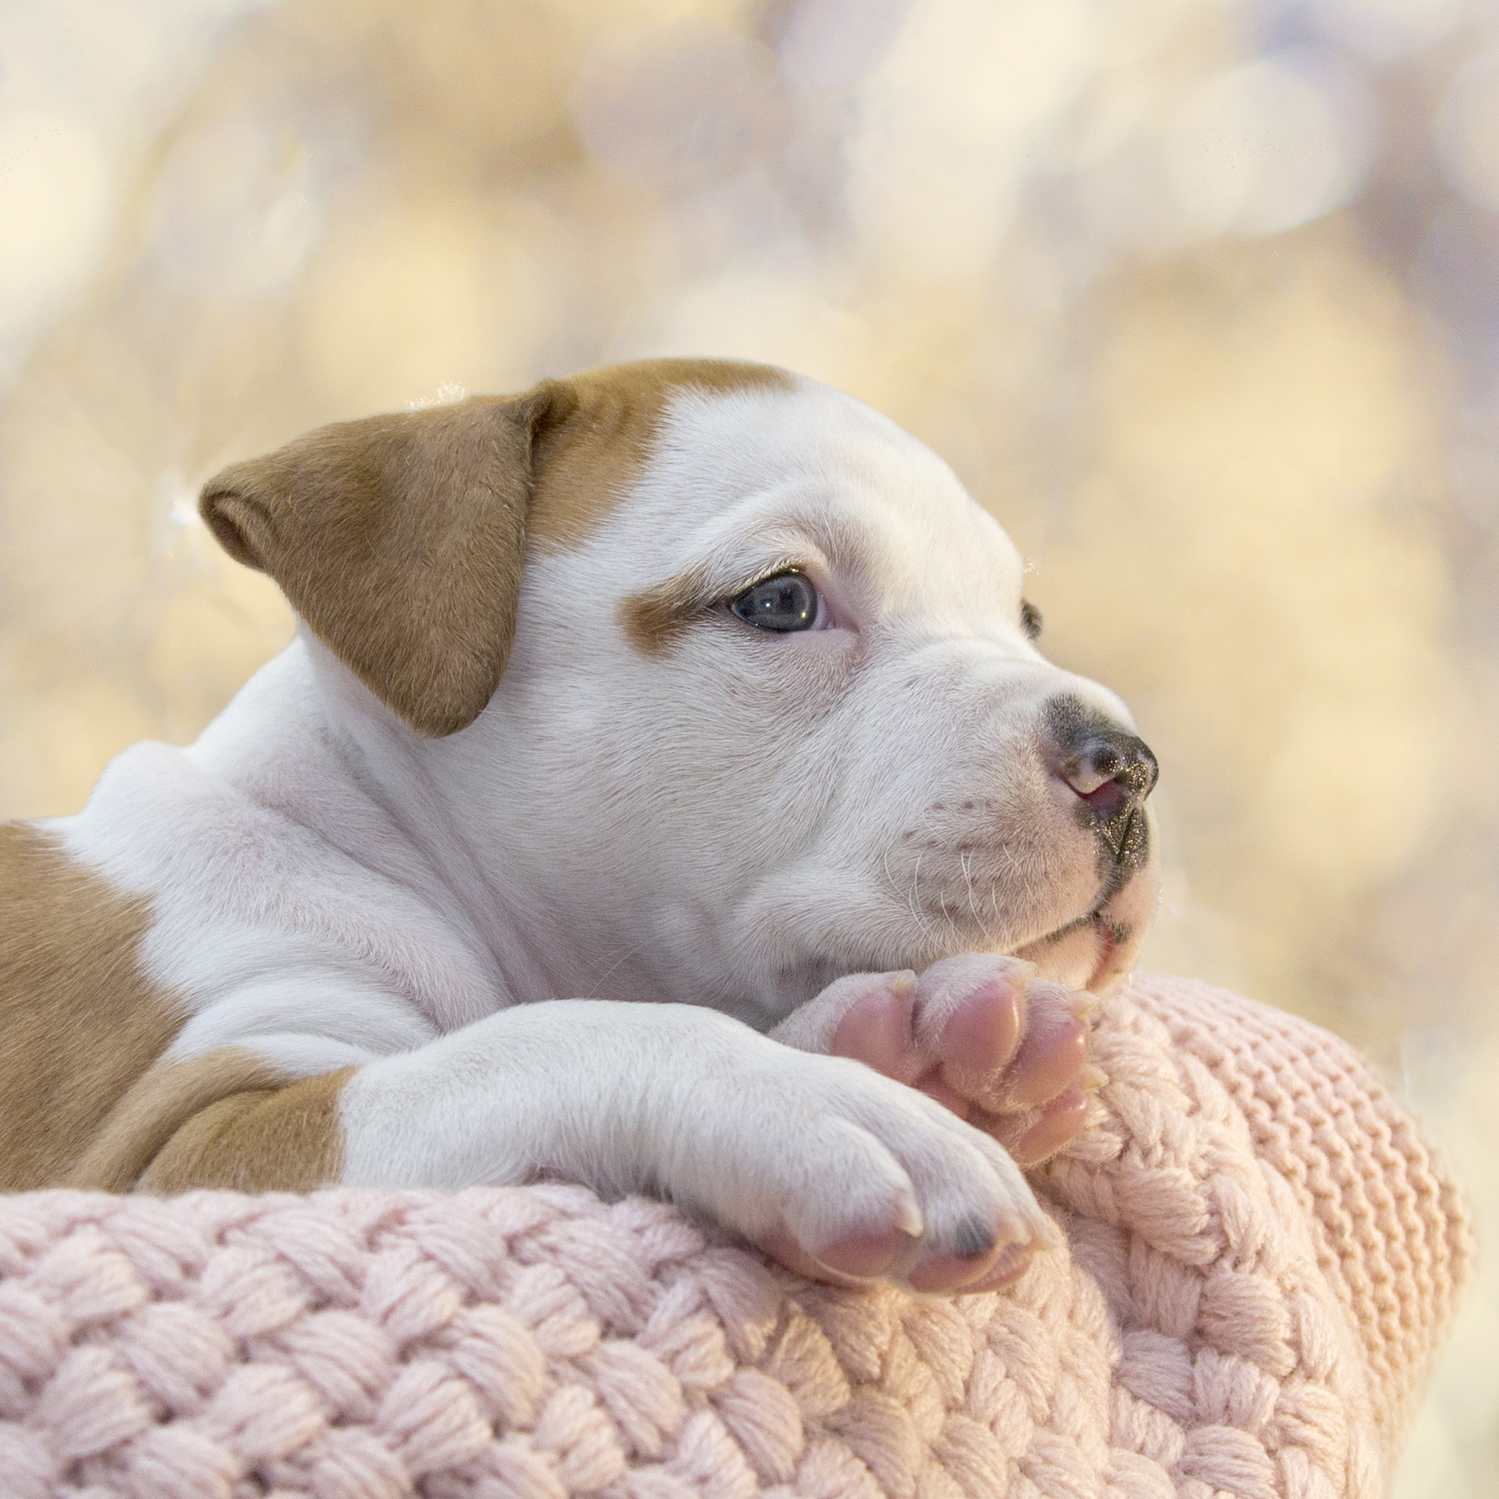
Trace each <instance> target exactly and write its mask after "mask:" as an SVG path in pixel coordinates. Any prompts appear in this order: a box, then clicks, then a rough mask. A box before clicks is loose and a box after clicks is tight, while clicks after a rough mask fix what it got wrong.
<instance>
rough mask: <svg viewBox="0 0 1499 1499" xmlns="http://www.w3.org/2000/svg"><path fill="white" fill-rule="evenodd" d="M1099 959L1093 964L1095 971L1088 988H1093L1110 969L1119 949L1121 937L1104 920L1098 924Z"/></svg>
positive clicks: (1089, 980) (1089, 979)
mask: <svg viewBox="0 0 1499 1499" xmlns="http://www.w3.org/2000/svg"><path fill="white" fill-rule="evenodd" d="M1097 930H1098V961H1097V963H1095V964H1094V966H1093V972H1092V974H1091V975H1090V976H1089V978H1088V988H1089V989H1092V988H1093V986H1094V985H1095V984H1096V983H1097V982H1098V980H1099V979H1100V978H1101V977H1102V976H1103V975H1104V973H1106V972H1107V971H1108V966H1109V964H1110V962H1112V960H1113V957H1114V954H1115V953H1116V952H1118V951H1119V938H1118V937H1117V936H1115V935H1114V931H1113V929H1112V928H1111V927H1108V926H1105V925H1104V924H1103V923H1102V922H1100V923H1099V924H1098V927H1097Z"/></svg>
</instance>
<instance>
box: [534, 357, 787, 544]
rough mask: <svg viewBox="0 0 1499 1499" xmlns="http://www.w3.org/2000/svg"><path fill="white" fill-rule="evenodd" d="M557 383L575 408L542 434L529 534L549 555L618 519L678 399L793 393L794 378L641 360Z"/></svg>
mask: <svg viewBox="0 0 1499 1499" xmlns="http://www.w3.org/2000/svg"><path fill="white" fill-rule="evenodd" d="M556 384H558V385H560V386H562V387H564V388H565V389H566V390H568V391H569V392H571V395H572V399H573V402H574V404H573V405H572V406H571V408H570V409H569V408H567V407H565V406H561V405H554V406H553V408H552V416H551V420H549V421H548V422H547V423H546V424H545V425H544V427H542V428H541V429H540V430H539V431H538V433H537V438H536V453H535V462H536V491H535V495H534V496H533V499H532V503H531V515H530V519H529V522H528V535H529V538H530V541H531V544H532V545H534V546H536V547H537V548H538V549H539V550H541V551H543V552H551V551H562V550H565V549H566V548H569V547H575V546H578V545H579V544H581V543H582V542H584V541H586V540H587V539H588V537H589V536H590V535H591V534H592V532H593V531H594V530H595V529H596V528H597V527H598V526H599V525H600V524H601V523H602V522H603V521H604V520H606V519H607V518H608V517H609V515H610V514H612V513H613V511H614V510H615V508H616V507H617V506H618V505H619V503H620V501H621V500H622V499H623V498H624V497H625V495H626V494H628V493H629V491H630V489H631V487H632V486H633V485H634V483H635V482H636V480H638V479H639V477H640V474H641V472H642V470H643V469H644V468H645V466H646V464H647V463H648V462H649V461H650V458H651V454H652V453H653V452H654V451H655V446H656V439H657V437H658V436H659V434H660V430H661V421H662V417H663V416H664V415H665V413H666V409H667V407H668V405H669V404H670V403H671V400H672V397H673V396H675V395H678V394H680V393H681V392H682V391H684V390H695V391H702V392H703V393H704V394H706V395H732V394H734V393H736V392H739V391H747V390H751V391H753V390H791V389H793V388H794V377H793V376H791V375H789V374H787V373H786V371H785V370H781V369H776V368H775V367H774V366H773V365H767V364H741V363H738V362H736V361H734V360H728V359H642V360H639V361H637V362H635V363H633V364H615V365H607V366H605V367H604V368H602V369H596V370H588V371H587V372H585V373H584V374H581V375H574V376H573V377H572V378H571V379H569V380H563V381H558V382H556Z"/></svg>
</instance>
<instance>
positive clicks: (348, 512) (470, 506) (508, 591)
mask: <svg viewBox="0 0 1499 1499" xmlns="http://www.w3.org/2000/svg"><path fill="white" fill-rule="evenodd" d="M792 383H793V382H792V377H791V376H790V375H788V374H786V372H785V371H784V370H778V369H773V368H771V367H769V366H766V365H753V364H736V363H733V362H730V361H727V360H713V359H653V360H644V361H641V362H640V363H637V364H623V365H614V366H611V367H608V368H605V369H599V370H592V371H589V372H588V373H586V374H582V375H577V376H574V377H573V378H572V379H570V380H546V381H543V382H542V383H541V384H540V385H538V386H537V387H536V388H535V389H534V390H532V391H529V392H527V393H526V394H525V395H522V396H509V397H502V396H484V397H476V398H474V399H473V400H470V401H464V402H462V403H460V404H458V405H456V406H446V407H437V408H434V409H430V410H425V411H408V412H399V413H395V414H392V415H388V416H375V417H369V418H367V419H366V420H364V421H357V422H341V423H339V424H337V425H335V426H331V427H323V428H321V429H319V430H318V431H316V432H310V433H308V434H307V435H306V436H305V437H300V438H298V439H297V440H296V441H295V442H291V443H288V444H287V446H286V447H284V448H281V449H279V450H278V451H276V452H274V453H271V454H269V455H268V456H266V457H264V458H254V459H250V460H248V461H247V462H244V463H236V464H233V465H231V466H230V467H229V468H227V469H225V470H224V471H223V472H222V473H221V474H219V475H218V476H217V477H216V478H214V479H212V480H210V481H209V483H208V484H207V485H206V486H205V487H204V490H203V494H202V498H201V500H200V501H199V509H200V510H201V512H202V515H203V519H204V521H205V522H206V523H207V524H208V527H209V529H210V530H212V531H213V533H214V535H215V536H216V537H218V539H219V541H220V542H221V543H222V544H223V546H224V548H225V550H227V551H228V552H229V554H230V555H231V556H233V557H235V558H237V559H238V560H239V561H241V562H243V563H245V564H246V565H248V566H250V567H254V568H259V569H260V570H261V571H263V572H266V573H269V574H270V575H271V576H272V577H273V578H275V580H276V581H277V583H279V584H280V585H281V588H282V591H283V592H284V593H285V594H286V596H287V598H288V599H289V600H290V601H291V603H292V606H293V607H294V608H295V609H296V610H297V612H298V613H299V614H300V615H301V616H302V618H303V619H305V620H306V621H307V623H308V624H309V625H310V626H311V627H312V629H313V630H314V631H315V632H316V634H317V635H318V636H319V638H320V639H321V640H322V641H323V642H324V643H325V644H326V645H328V646H329V647H330V648H331V649H332V650H333V652H334V654H335V655H337V657H338V658H339V660H341V661H342V662H343V663H344V665H345V666H347V667H348V668H349V669H350V670H351V671H352V672H353V673H354V674H355V675H356V676H357V677H358V678H359V679H360V681H362V682H363V683H364V684H365V686H367V687H368V688H369V689H370V690H371V691H372V692H374V693H375V695H376V696H377V697H379V698H380V699H381V700H382V701H383V702H384V703H386V704H387V705H388V706H389V707H391V708H393V709H394V710H395V711H396V712H397V713H398V714H400V716H401V717H402V718H404V719H405V720H406V722H407V723H409V724H410V725H411V726H412V728H414V729H415V730H416V731H417V732H418V733H420V734H428V735H442V734H451V733H453V732H455V731H456V730H458V729H461V728H464V727H465V726H466V725H468V724H470V723H472V722H473V720H474V719H475V718H476V717H478V715H479V713H480V712H482V711H483V708H484V705H485V704H486V703H487V702H488V701H489V699H490V697H491V696H493V694H494V690H495V688H496V686H497V685H498V684H499V680H500V675H501V673H502V672H503V671H504V668H505V661H506V658H507V657H508V655H509V653H510V644H511V640H512V638H513V636H514V633H515V615H516V605H517V597H518V594H519V590H520V579H521V569H522V565H523V560H524V556H525V551H526V547H527V546H528V545H534V546H537V547H539V548H540V549H542V550H544V551H545V550H556V549H561V548H566V547H570V546H576V545H578V544H579V543H580V542H581V541H583V540H585V539H586V538H587V537H588V535H589V534H590V533H591V532H592V531H593V529H594V528H595V527H596V526H597V525H598V524H599V522H600V521H602V520H603V519H604V518H605V517H606V516H607V515H608V514H609V513H610V512H611V511H612V510H613V509H614V507H615V506H616V505H617V504H618V503H619V501H620V500H621V499H622V498H623V497H624V495H625V494H626V493H627V492H628V490H629V488H630V486H631V484H632V483H633V482H634V480H635V479H636V478H637V477H638V476H639V473H640V471H641V470H642V469H643V467H644V466H645V464H646V462H647V461H648V460H649V457H650V454H651V452H652V451H653V449H654V445H655V442H656V438H657V436H658V433H659V430H660V425H661V419H662V417H663V415H664V414H665V411H666V409H667V407H668V405H669V404H670V401H671V399H672V397H673V396H675V395H677V394H679V393H680V392H682V391H684V390H689V389H690V390H697V391H703V392H705V393H707V394H710V395H723V394H728V393H730V392H735V391H743V390H750V389H788V390H789V389H791V388H792Z"/></svg>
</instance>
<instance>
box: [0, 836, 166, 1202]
mask: <svg viewBox="0 0 1499 1499" xmlns="http://www.w3.org/2000/svg"><path fill="white" fill-rule="evenodd" d="M150 920H151V911H150V903H149V901H146V900H144V899H140V898H136V897H129V896H123V895H121V894H120V893H119V891H117V890H115V889H114V888H113V886H111V885H110V884H109V882H108V881H107V880H105V879H104V878H103V877H102V876H100V875H98V874H95V873H93V872H91V871H89V870H87V869H85V868H83V867H81V866H80V865H78V864H76V863H75V862H74V861H73V860H72V859H70V858H69V857H68V856H67V855H66V854H65V853H63V852H62V850H60V849H59V848H58V847H57V846H56V845H55V844H54V843H53V842H52V841H51V840H50V839H48V838H47V837H46V836H45V835H43V834H42V833H40V832H38V831H37V830H36V829H35V828H32V827H29V826H27V825H26V824H24V823H7V824H4V825H0V1188H3V1189H4V1190H6V1191H11V1192H19V1191H25V1190H27V1189H28V1188H34V1187H45V1186H54V1185H56V1184H58V1183H59V1182H61V1181H63V1180H65V1179H67V1178H68V1177H69V1176H70V1175H71V1174H72V1171H73V1170H74V1168H75V1167H76V1165H77V1163H78V1161H79V1159H80V1158H81V1156H82V1155H83V1154H84V1153H85V1151H86V1148H87V1147H88V1144H89V1142H90V1140H92V1139H93V1138H94V1136H95V1135H96V1134H97V1133H98V1131H99V1130H100V1128H101V1126H103V1125H104V1123H105V1121H106V1119H107V1118H108V1116H109V1115H110V1113H111V1112H112V1111H113V1110H114V1109H115V1108H116V1107H117V1106H118V1104H119V1103H120V1101H121V1100H122V1099H123V1098H124V1096H125V1095H126V1093H127V1092H128V1091H129V1089H130V1088H131V1086H132V1084H134V1083H135V1081H136V1080H137V1078H138V1077H139V1076H140V1075H141V1074H142V1073H143V1072H144V1071H145V1070H146V1069H147V1068H149V1067H150V1065H151V1063H152V1062H153V1061H154V1060H155V1059H156V1058H157V1057H159V1056H160V1055H161V1053H162V1052H163V1051H164V1050H165V1049H166V1048H167V1047H168V1046H169V1045H170V1044H171V1041H172V1038H173V1037H174V1036H175V1035H176V1034H177V1031H178V1030H179V1029H180V1027H181V1025H182V1020H183V1015H182V1012H181V1010H180V1008H179V1007H178V1006H176V1005H174V1004H173V1002H172V1000H171V997H170V996H168V995H164V994H162V993H160V992H159V991H158V990H156V989H154V988H153V987H152V986H151V984H150V983H149V981H148V980H147V979H146V977H145V975H144V973H143V972H142V969H141V966H140V961H139V952H140V944H141V941H142V939H143V938H144V936H145V933H146V931H147V929H148V927H149V926H150Z"/></svg>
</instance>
